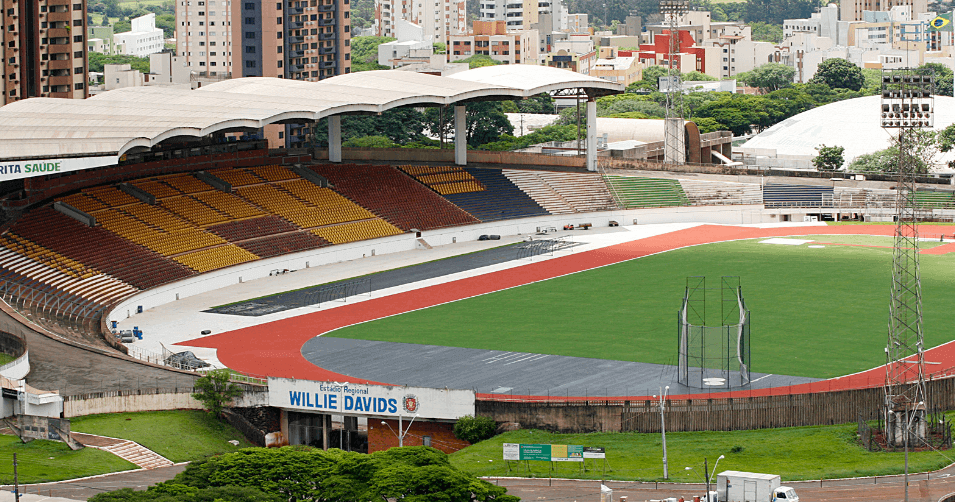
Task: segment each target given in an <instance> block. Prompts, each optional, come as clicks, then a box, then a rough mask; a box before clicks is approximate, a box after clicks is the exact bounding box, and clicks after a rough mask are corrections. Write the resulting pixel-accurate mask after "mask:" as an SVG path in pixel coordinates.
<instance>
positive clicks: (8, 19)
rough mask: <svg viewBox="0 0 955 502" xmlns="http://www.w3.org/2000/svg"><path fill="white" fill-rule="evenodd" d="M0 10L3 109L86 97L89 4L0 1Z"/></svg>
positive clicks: (47, 0)
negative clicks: (38, 101) (33, 101)
mask: <svg viewBox="0 0 955 502" xmlns="http://www.w3.org/2000/svg"><path fill="white" fill-rule="evenodd" d="M0 6H2V12H0V21H2V23H0V42H2V46H3V49H0V50H2V55H3V62H2V65H0V68H2V69H3V74H2V76H0V89H2V90H3V96H2V97H0V105H3V104H6V103H10V102H13V101H17V100H20V99H26V98H32V97H39V96H43V97H52V98H76V99H83V98H86V97H87V96H88V92H89V89H87V82H86V79H87V71H88V65H87V59H86V0H0Z"/></svg>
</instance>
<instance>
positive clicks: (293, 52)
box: [288, 49, 305, 58]
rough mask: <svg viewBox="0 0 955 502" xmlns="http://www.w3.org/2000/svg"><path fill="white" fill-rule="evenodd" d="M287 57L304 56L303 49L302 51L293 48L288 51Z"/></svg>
mask: <svg viewBox="0 0 955 502" xmlns="http://www.w3.org/2000/svg"><path fill="white" fill-rule="evenodd" d="M288 57H290V58H301V57H305V51H303V50H301V49H299V50H294V51H289V52H288Z"/></svg>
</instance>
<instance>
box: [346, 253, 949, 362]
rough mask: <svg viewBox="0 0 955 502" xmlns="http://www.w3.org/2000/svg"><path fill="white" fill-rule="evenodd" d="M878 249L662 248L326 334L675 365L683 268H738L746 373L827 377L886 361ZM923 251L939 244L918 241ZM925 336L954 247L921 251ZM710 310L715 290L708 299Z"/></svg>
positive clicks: (935, 330)
mask: <svg viewBox="0 0 955 502" xmlns="http://www.w3.org/2000/svg"><path fill="white" fill-rule="evenodd" d="M806 238H807V239H816V240H818V241H821V242H827V243H836V242H840V243H844V244H861V245H868V246H886V247H857V246H832V245H829V246H826V247H825V248H823V249H812V248H809V247H808V245H806V244H803V245H800V246H786V245H770V244H760V243H759V242H758V240H747V241H736V242H727V243H718V244H708V245H703V246H696V247H691V248H685V249H680V250H675V251H670V252H667V253H661V254H658V255H654V256H649V257H646V258H641V259H638V260H632V261H629V262H624V263H619V264H616V265H612V266H608V267H603V268H600V269H596V270H591V271H587V272H583V273H579V274H574V275H570V276H566V277H559V278H556V279H551V280H548V281H544V282H539V283H535V284H528V285H525V286H521V287H518V288H513V289H510V290H505V291H500V292H497V293H492V294H487V295H483V296H479V297H475V298H471V299H467V300H462V301H458V302H453V303H449V304H445V305H439V306H436V307H432V308H429V309H424V310H419V311H415V312H409V313H406V314H402V315H400V316H394V317H390V318H386V319H381V320H378V321H372V322H368V323H363V324H360V325H356V326H352V327H348V328H344V329H341V330H338V331H335V332H333V333H331V334H330V335H329V336H335V337H342V338H357V339H368V340H383V341H393V342H404V343H422V344H434V345H444V346H454V347H468V348H478V349H494V350H508V351H520V352H536V353H546V354H557V355H567V356H579V357H592V358H601V359H615V360H624V361H641V362H648V363H659V364H672V363H674V362H675V360H676V317H677V311H678V310H679V308H680V305H681V301H682V298H683V294H684V288H685V284H686V277H687V276H698V275H705V276H707V278H708V280H709V281H710V284H712V285H716V284H719V277H720V276H734V275H735V276H739V277H740V280H741V284H742V288H743V296H744V298H745V300H746V304H747V306H748V307H749V309H750V310H751V313H752V314H751V315H752V354H753V357H752V369H753V371H756V372H766V373H774V374H783V375H795V376H806V377H816V378H827V377H833V376H839V375H845V374H849V373H853V372H856V371H861V370H865V369H868V368H872V367H874V366H877V365H879V364H883V363H884V362H885V359H884V358H885V355H884V351H883V348H884V347H885V343H886V336H887V324H888V307H889V306H888V301H889V284H890V267H891V260H892V249H891V245H892V240H891V238H888V237H868V236H833V235H822V236H809V237H806ZM924 244H925V245H924V247H925V248H928V247H930V246H933V245H937V243H929V242H926V243H924ZM921 278H922V291H923V313H924V331H925V341H926V344H927V345H928V346H930V347H931V346H935V345H938V344H941V343H944V342H947V341H949V340H950V339H951V335H950V334H949V333H950V330H949V328H948V326H949V325H948V324H947V323H948V322H950V321H949V319H948V318H947V315H946V314H947V313H948V309H949V307H948V299H950V298H952V297H955V255H939V256H934V255H922V258H921ZM708 303H709V304H710V305H712V306H713V307H714V308H715V307H716V306H717V305H718V304H719V301H718V298H716V299H714V300H710V299H708Z"/></svg>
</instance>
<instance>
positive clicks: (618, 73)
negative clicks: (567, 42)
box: [590, 47, 643, 85]
mask: <svg viewBox="0 0 955 502" xmlns="http://www.w3.org/2000/svg"><path fill="white" fill-rule="evenodd" d="M597 55H598V59H597V61H596V62H595V63H594V67H593V68H592V69H591V70H590V76H591V77H597V78H602V79H604V80H609V81H611V82H617V83H618V84H623V85H630V84H632V83H634V82H636V81H638V80H640V79H641V78H643V65H642V64H641V63H640V61H639V58H637V57H636V56H634V55H632V54H631V55H630V56H622V55H620V54H619V51H618V49H617V48H616V47H599V48H598V53H597Z"/></svg>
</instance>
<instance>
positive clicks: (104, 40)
mask: <svg viewBox="0 0 955 502" xmlns="http://www.w3.org/2000/svg"><path fill="white" fill-rule="evenodd" d="M86 45H87V48H88V50H89V51H90V52H99V53H100V54H116V49H115V48H114V47H113V27H112V26H90V27H89V29H87V30H86Z"/></svg>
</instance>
